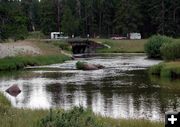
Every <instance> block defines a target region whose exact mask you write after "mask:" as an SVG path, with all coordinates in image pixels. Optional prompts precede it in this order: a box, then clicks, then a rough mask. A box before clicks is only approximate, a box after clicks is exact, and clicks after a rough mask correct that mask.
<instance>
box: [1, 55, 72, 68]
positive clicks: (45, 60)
mask: <svg viewBox="0 0 180 127" xmlns="http://www.w3.org/2000/svg"><path fill="white" fill-rule="evenodd" d="M69 59H70V58H69V57H68V56H65V55H62V54H61V55H49V56H16V57H7V58H3V59H0V71H7V70H19V69H23V68H24V67H26V66H35V65H47V64H54V63H62V62H64V61H66V60H69Z"/></svg>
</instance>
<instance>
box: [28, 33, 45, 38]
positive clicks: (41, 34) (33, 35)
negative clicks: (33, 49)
mask: <svg viewBox="0 0 180 127" xmlns="http://www.w3.org/2000/svg"><path fill="white" fill-rule="evenodd" d="M28 38H29V39H43V38H45V35H44V34H43V33H42V32H41V31H35V32H29V33H28Z"/></svg>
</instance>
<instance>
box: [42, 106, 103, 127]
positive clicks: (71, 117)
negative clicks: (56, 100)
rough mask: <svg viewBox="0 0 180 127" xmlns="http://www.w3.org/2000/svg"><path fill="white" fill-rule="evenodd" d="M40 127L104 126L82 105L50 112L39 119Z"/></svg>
mask: <svg viewBox="0 0 180 127" xmlns="http://www.w3.org/2000/svg"><path fill="white" fill-rule="evenodd" d="M40 126H41V127H105V126H104V124H103V123H102V122H100V121H98V119H97V118H96V116H95V115H94V114H93V112H92V111H91V110H85V109H83V108H82V107H80V108H77V107H75V108H73V109H72V110H70V111H66V112H56V113H54V112H52V110H50V113H49V115H48V116H46V117H44V118H43V119H42V120H41V121H40Z"/></svg>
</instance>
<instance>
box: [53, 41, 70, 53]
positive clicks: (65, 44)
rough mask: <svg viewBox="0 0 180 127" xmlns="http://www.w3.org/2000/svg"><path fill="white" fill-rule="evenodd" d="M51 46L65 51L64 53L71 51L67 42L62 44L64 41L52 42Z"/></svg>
mask: <svg viewBox="0 0 180 127" xmlns="http://www.w3.org/2000/svg"><path fill="white" fill-rule="evenodd" d="M53 44H54V45H55V46H58V47H59V48H61V49H62V50H65V51H71V50H72V47H71V45H70V44H69V43H67V42H64V41H55V42H53Z"/></svg>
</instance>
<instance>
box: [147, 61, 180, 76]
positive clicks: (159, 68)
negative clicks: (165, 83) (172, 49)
mask: <svg viewBox="0 0 180 127" xmlns="http://www.w3.org/2000/svg"><path fill="white" fill-rule="evenodd" d="M149 73H150V74H152V75H158V76H160V77H166V78H179V77H180V61H173V62H164V63H160V64H158V65H154V66H152V67H151V68H150V69H149Z"/></svg>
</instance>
